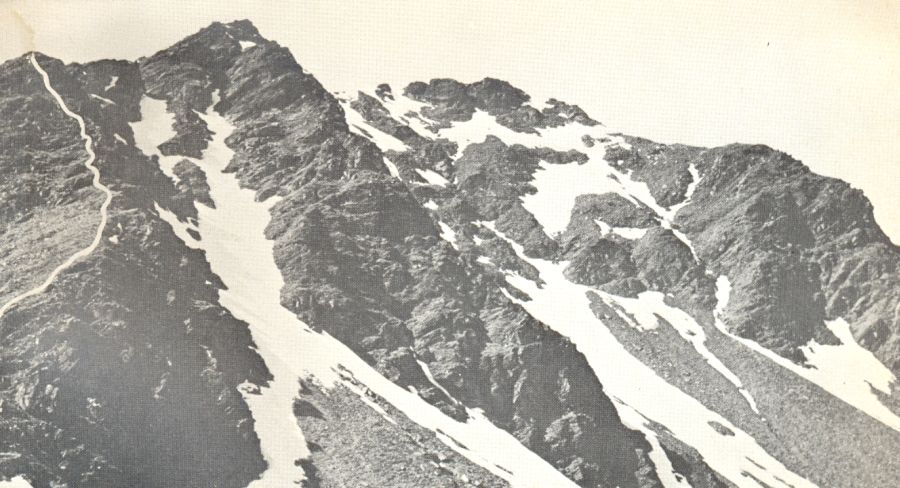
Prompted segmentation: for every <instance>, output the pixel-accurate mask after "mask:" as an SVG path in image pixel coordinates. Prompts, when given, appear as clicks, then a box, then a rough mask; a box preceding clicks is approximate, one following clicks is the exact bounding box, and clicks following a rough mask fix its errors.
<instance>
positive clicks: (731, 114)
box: [0, 0, 900, 243]
mask: <svg viewBox="0 0 900 488" xmlns="http://www.w3.org/2000/svg"><path fill="white" fill-rule="evenodd" d="M240 18H248V19H250V20H252V21H253V22H254V24H255V25H256V26H257V27H258V28H259V30H260V32H261V34H262V35H263V36H264V37H266V38H268V39H272V40H276V41H278V42H279V43H281V44H283V45H285V46H287V47H289V48H290V49H291V51H292V52H293V53H294V56H295V57H296V58H297V60H298V62H299V63H300V64H301V65H302V66H303V67H304V68H305V69H307V70H308V71H311V72H312V73H313V74H314V75H316V77H317V78H318V79H319V80H320V81H321V82H322V83H323V84H324V85H325V87H326V88H328V89H329V90H332V91H334V90H344V91H353V90H356V89H358V88H365V89H369V88H372V87H374V86H375V85H376V84H378V83H380V82H382V81H392V80H393V81H412V80H428V79H430V78H435V77H452V78H456V79H458V80H460V81H465V82H471V81H475V80H479V79H481V78H483V77H485V76H492V77H495V78H501V79H505V80H508V81H510V82H511V83H513V84H514V85H516V86H518V87H520V88H522V89H524V90H525V91H526V92H528V93H530V94H531V95H532V96H533V97H534V98H535V101H536V102H538V103H539V102H542V101H543V100H544V99H546V98H547V97H551V96H553V97H557V98H559V99H562V100H566V101H568V102H571V103H577V104H579V105H581V106H582V108H584V109H585V110H586V111H587V112H588V113H589V114H590V115H591V116H593V117H594V118H596V119H598V120H600V121H602V122H604V123H605V124H607V125H608V126H610V127H612V128H614V129H617V130H621V131H623V132H625V133H628V134H632V135H638V136H642V137H647V138H649V139H653V140H657V141H660V142H667V143H671V142H681V143H686V144H694V145H703V146H714V145H721V144H727V143H730V142H745V143H764V144H768V145H769V146H772V147H775V148H777V149H781V150H784V151H786V152H788V153H789V154H791V155H793V156H794V157H796V158H798V159H801V160H802V161H803V162H805V163H806V164H807V165H808V166H810V167H811V168H812V169H813V170H814V171H816V172H818V173H821V174H825V175H829V176H836V177H839V178H842V179H844V180H846V181H848V182H850V183H851V184H852V185H853V186H855V187H857V188H862V189H863V190H864V191H865V193H866V195H867V196H868V197H869V198H870V199H871V200H872V201H873V203H874V205H875V214H876V218H877V220H878V222H879V224H880V225H881V226H882V228H884V229H885V231H886V232H887V233H888V235H890V236H891V237H892V239H893V240H894V242H897V243H900V210H898V209H900V88H898V87H900V1H898V0H893V1H886V0H866V1H862V0H860V1H846V2H834V1H821V0H805V1H788V0H775V1H770V0H766V1H754V2H710V1H680V2H605V1H596V2H586V1H575V2H554V1H549V2H548V1H541V2H537V1H535V2H527V3H522V2H513V1H505V0H504V1H498V0H482V1H475V2H472V1H466V2H448V3H446V4H444V3H437V2H431V1H422V0H419V1H385V2H370V1H356V2H346V3H339V2H335V1H308V0H297V1H292V2H285V1H280V2H276V1H261V0H256V1H241V2H237V1H235V2H222V1H219V2H212V1H209V2H207V1H189V2H175V1H156V2H152V3H150V2H130V1H98V0H81V1H72V0H69V1H65V2H63V1H59V0H44V1H40V2H38V1H33V2H19V1H8V0H0V59H4V60H5V59H8V58H11V57H14V56H17V55H19V54H22V53H24V52H26V51H29V50H32V49H36V50H39V51H41V52H43V53H45V54H48V55H51V56H54V57H58V58H61V59H63V60H65V61H67V62H71V61H91V60H95V59H99V58H127V59H135V58H137V57H139V56H144V55H149V54H152V53H154V52H155V51H158V50H160V49H163V48H165V47H168V46H169V45H171V44H173V43H174V42H176V41H178V40H179V39H181V38H183V37H185V36H187V35H189V34H191V33H193V32H195V31H197V30H198V29H200V28H202V27H204V26H206V25H208V24H209V23H210V22H212V21H214V20H220V21H225V22H227V21H230V20H234V19H240ZM23 20H24V22H23Z"/></svg>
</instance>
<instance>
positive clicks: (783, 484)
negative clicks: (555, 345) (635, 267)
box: [483, 222, 815, 488]
mask: <svg viewBox="0 0 900 488" xmlns="http://www.w3.org/2000/svg"><path fill="white" fill-rule="evenodd" d="M483 225H484V226H485V227H486V228H489V229H491V230H492V231H493V232H494V233H495V234H497V236H499V237H500V238H502V239H504V240H506V241H507V242H508V243H509V244H510V245H511V246H512V247H513V249H514V250H515V252H516V254H517V255H518V256H519V258H520V259H523V260H524V261H526V262H527V263H529V264H531V265H532V266H534V267H535V268H537V270H538V272H539V273H540V277H541V279H542V280H543V281H544V282H545V283H546V284H545V285H544V286H542V287H541V286H538V285H537V284H535V282H533V281H531V280H528V279H526V278H523V277H521V276H518V275H516V274H507V275H506V281H507V282H508V283H509V284H510V285H511V286H514V287H516V288H518V289H519V290H520V291H522V292H524V293H526V294H527V295H528V296H529V297H531V300H528V301H522V300H518V299H516V298H513V300H515V301H516V302H518V303H519V304H520V305H521V306H522V307H524V308H525V309H526V310H527V311H528V312H529V313H530V314H531V315H532V316H534V317H535V318H536V319H538V320H540V321H541V322H544V323H545V324H547V325H548V326H550V327H551V328H553V329H555V330H556V331H557V332H559V333H561V334H563V335H564V336H566V337H568V338H569V339H571V340H572V342H573V343H574V344H575V345H576V346H577V347H578V349H579V350H580V351H581V352H582V353H583V354H584V355H585V357H587V360H588V364H590V366H591V368H592V369H593V370H594V373H595V374H596V375H597V378H598V379H599V380H600V383H602V384H603V387H604V388H605V390H606V391H607V392H609V394H610V395H612V396H615V397H617V398H619V399H620V400H621V403H625V404H627V405H629V406H630V407H632V408H634V409H636V410H638V411H639V412H640V413H641V415H643V416H645V417H646V418H648V419H650V420H653V421H655V422H658V423H659V424H662V425H663V426H664V427H666V428H667V429H669V430H670V431H671V432H672V434H673V435H674V436H675V437H677V438H678V439H681V440H682V441H684V442H685V443H687V444H688V445H691V446H693V447H694V448H695V449H696V450H697V451H698V452H699V453H700V455H701V456H703V459H704V460H706V462H707V463H708V464H709V466H710V467H712V468H713V469H714V470H715V471H717V472H718V473H720V474H721V475H722V476H725V477H726V478H728V479H729V480H731V481H732V482H733V483H734V484H735V485H737V486H754V485H756V486H763V485H760V484H759V483H757V482H756V481H755V480H760V481H762V482H763V483H766V486H769V487H776V488H778V487H780V488H810V487H814V486H815V485H814V484H813V483H812V482H810V481H809V480H807V479H805V478H803V477H801V476H799V475H797V474H795V473H793V472H791V471H790V470H789V469H787V468H786V467H785V466H784V465H783V464H781V462H779V461H778V460H777V459H775V458H773V457H772V456H770V455H769V454H768V453H767V452H766V451H765V449H763V448H762V447H761V446H760V445H759V444H757V442H756V440H755V439H754V438H753V437H752V436H750V435H749V434H747V433H746V432H744V431H743V430H741V429H739V428H738V427H737V426H735V425H733V424H732V423H731V422H730V421H728V420H727V419H725V418H724V417H722V416H721V415H719V414H717V413H715V412H713V411H712V410H710V409H708V408H707V407H706V406H704V405H703V404H702V403H700V402H699V401H698V400H696V399H695V398H693V397H691V396H690V395H687V394H686V393H684V392H682V391H681V390H679V389H678V388H676V387H674V386H672V385H671V384H669V383H668V382H667V381H666V380H664V379H662V378H660V377H659V376H658V375H657V374H656V373H655V372H654V371H653V370H652V369H650V368H649V367H648V366H647V365H645V364H644V363H642V362H641V361H640V360H639V359H637V358H636V357H634V356H632V355H631V354H630V353H629V352H628V351H627V350H626V349H625V347H624V346H622V344H620V343H619V342H618V341H617V340H616V338H615V336H613V335H612V333H611V332H610V331H609V329H607V328H606V326H605V324H604V323H603V321H602V320H600V319H598V318H597V317H596V316H594V313H593V312H592V311H591V308H590V301H589V299H588V297H587V292H589V291H592V290H591V288H590V287H587V286H583V285H578V284H575V283H572V282H571V281H569V280H567V279H566V278H565V276H563V269H565V266H566V264H567V263H565V262H560V263H554V262H551V261H545V260H542V259H533V258H530V257H528V256H526V255H525V252H524V250H523V248H522V246H521V245H520V244H518V243H517V242H515V241H513V240H512V239H510V238H509V237H507V236H506V235H504V234H503V233H502V232H500V231H498V230H496V229H495V228H494V226H493V224H492V223H490V222H485V223H483ZM560 303H565V304H567V306H565V307H560V306H559V304H560ZM623 372H627V374H623ZM626 413H627V412H626ZM619 414H620V415H623V412H622V411H620V412H619ZM624 417H625V418H626V419H627V418H628V415H624ZM710 421H714V422H718V423H720V424H722V425H725V426H726V427H728V428H729V429H730V430H731V431H732V432H734V434H735V435H734V436H731V437H727V436H723V435H719V434H717V433H715V431H714V430H713V428H712V427H711V424H710ZM642 430H643V429H642ZM657 468H660V467H659V466H657ZM660 474H661V475H662V473H660ZM747 474H749V475H752V478H751V477H748V476H747Z"/></svg>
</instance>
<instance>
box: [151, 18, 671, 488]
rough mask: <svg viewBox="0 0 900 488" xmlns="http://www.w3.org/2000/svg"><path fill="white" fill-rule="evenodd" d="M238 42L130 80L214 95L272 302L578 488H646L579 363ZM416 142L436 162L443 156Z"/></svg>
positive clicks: (302, 89)
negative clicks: (506, 434) (509, 436)
mask: <svg viewBox="0 0 900 488" xmlns="http://www.w3.org/2000/svg"><path fill="white" fill-rule="evenodd" d="M248 29H250V28H249V26H247V25H245V24H230V25H227V26H225V25H221V24H214V25H213V26H211V27H210V28H208V29H205V30H204V31H202V32H201V33H199V34H197V35H195V36H192V37H190V38H188V39H185V40H184V41H182V42H181V43H179V44H177V45H176V46H174V47H173V48H171V49H169V50H166V51H162V52H160V53H157V54H155V55H154V56H152V57H150V58H148V59H147V60H145V61H144V62H143V63H142V73H143V76H144V82H145V84H146V85H147V86H148V87H149V88H148V92H149V93H150V94H151V95H154V96H162V97H164V98H166V100H167V101H168V103H169V104H170V106H171V105H179V104H184V105H186V106H188V107H192V108H197V107H199V106H201V105H202V104H203V103H205V102H206V101H207V100H208V98H207V95H206V94H207V93H212V92H214V91H218V93H220V96H221V101H220V102H219V104H218V105H217V106H216V109H218V110H220V111H221V112H222V113H224V114H225V115H227V116H228V117H229V118H230V119H231V120H232V121H233V123H234V124H235V126H236V130H235V132H234V134H233V135H232V136H231V137H230V138H229V140H228V141H227V142H228V144H229V145H230V147H232V149H234V150H235V151H236V154H235V157H234V159H233V160H232V163H231V165H230V167H229V169H230V170H233V171H234V172H236V174H237V176H238V177H239V178H240V179H241V182H242V183H243V184H244V185H246V186H249V187H252V188H254V189H256V190H257V192H258V198H260V199H264V198H267V197H268V196H270V195H273V194H277V195H278V196H279V197H281V200H280V201H279V202H278V203H277V204H276V206H275V207H274V208H273V210H272V214H273V221H272V223H271V224H270V226H269V228H268V231H267V233H268V236H269V237H270V238H272V239H274V240H275V253H276V261H277V263H278V265H279V267H280V268H281V269H282V272H283V274H284V277H285V281H286V283H285V287H284V289H283V290H282V303H283V304H284V305H285V306H287V307H288V308H289V309H291V310H293V311H294V312H296V313H297V314H298V316H300V318H302V319H303V320H304V321H306V322H307V323H309V324H310V325H311V326H313V327H315V328H317V329H321V330H324V331H327V332H328V333H329V334H331V335H333V336H334V337H336V338H338V339H339V340H341V341H342V342H344V343H345V344H347V345H348V346H350V347H351V348H352V349H354V350H355V351H357V353H358V354H360V355H361V356H362V357H364V358H366V359H367V360H368V361H369V362H370V363H371V364H373V365H375V366H376V367H377V368H378V369H379V370H380V371H381V372H382V373H383V374H385V375H386V376H387V377H388V378H390V379H391V380H393V381H395V382H397V383H398V384H400V385H402V386H404V387H414V388H415V389H416V390H417V391H418V392H420V394H421V395H422V396H423V398H425V399H426V400H429V401H431V402H433V403H434V404H435V405H437V406H439V407H441V408H442V409H443V410H444V411H445V413H447V414H448V415H451V416H455V417H456V418H459V419H465V417H466V415H467V414H466V412H465V410H464V409H462V408H461V406H462V405H465V406H468V407H470V408H481V409H483V410H484V411H485V413H486V415H487V416H488V417H489V418H491V419H492V420H493V421H494V422H495V423H496V424H497V425H499V426H501V427H503V428H505V429H507V430H508V431H510V432H511V433H513V434H514V435H515V436H516V437H518V438H519V439H520V440H521V441H522V442H523V443H524V444H525V445H527V446H528V447H530V448H532V449H533V450H534V451H535V452H537V453H538V454H540V455H541V456H543V457H544V458H545V459H547V460H548V461H550V462H551V463H553V464H554V465H555V466H557V467H558V468H559V469H560V470H562V471H563V472H564V473H566V474H567V475H569V476H570V477H571V478H572V479H574V480H576V481H578V482H579V483H580V484H582V485H583V486H612V485H614V484H617V485H619V486H634V487H637V486H656V484H657V483H658V481H657V480H656V476H655V474H654V473H653V469H652V465H650V464H649V460H648V459H647V457H646V456H647V452H648V451H649V449H650V447H649V445H648V444H647V443H646V442H645V441H644V440H643V438H642V437H641V436H640V435H639V434H637V433H636V432H632V431H630V430H628V429H626V428H625V427H624V426H623V425H622V424H621V421H620V420H619V419H618V416H617V414H616V412H615V409H614V408H613V406H612V404H611V402H610V401H609V400H608V399H607V398H606V397H605V395H604V394H603V392H602V387H601V385H600V384H599V383H598V382H597V380H596V379H595V378H594V377H593V376H592V375H591V374H590V373H589V369H588V367H587V365H586V363H585V361H584V358H583V356H581V354H579V353H578V352H577V351H576V350H575V349H574V347H572V345H571V344H570V343H569V342H568V341H567V340H565V339H564V338H562V337H560V336H559V335H558V334H556V333H555V332H553V331H551V330H549V329H548V328H547V327H546V326H544V325H543V324H541V323H539V322H537V321H535V320H534V319H533V318H531V317H530V316H529V315H528V314H527V313H525V312H524V310H522V309H521V308H520V307H518V306H516V305H514V304H513V303H512V302H511V301H509V299H508V298H506V297H505V296H504V295H503V294H502V293H501V291H500V285H501V284H502V281H501V279H500V277H499V276H496V275H493V274H490V273H486V272H484V270H483V269H482V267H481V266H479V265H477V264H476V263H474V262H473V261H466V260H464V259H462V258H461V256H460V255H459V253H457V252H456V251H455V250H454V249H453V247H452V246H451V245H450V244H449V243H447V242H446V241H444V240H442V239H441V238H440V237H439V229H438V228H437V226H436V223H435V221H434V218H433V217H432V215H431V213H430V212H429V211H428V210H427V209H425V208H424V207H423V206H422V201H421V199H420V198H418V195H417V194H416V193H414V192H413V191H411V189H410V188H409V187H408V186H407V185H405V184H404V183H403V182H402V181H400V180H398V179H396V178H394V177H392V176H390V174H389V173H388V171H387V169H386V168H385V166H384V163H383V154H382V152H381V150H380V149H379V148H378V147H376V146H375V145H374V144H372V143H371V142H370V141H369V140H367V139H366V138H364V137H361V136H358V135H356V134H353V133H352V132H351V131H350V130H349V127H348V126H347V123H346V121H345V115H344V112H343V110H342V109H341V107H340V104H339V103H338V100H336V99H335V98H334V97H333V96H332V95H331V94H329V93H328V92H327V91H326V90H325V89H324V88H323V87H322V86H321V85H320V84H319V83H318V82H317V81H316V80H315V78H313V77H312V76H311V75H309V74H308V73H306V72H305V71H304V70H303V69H302V68H301V67H300V66H299V65H298V64H297V63H296V62H295V61H294V60H293V59H292V58H290V55H289V53H287V51H286V50H285V49H284V48H282V47H281V46H279V45H277V44H276V43H274V42H270V41H262V40H259V39H258V38H256V37H253V38H254V39H256V40H257V45H256V46H255V47H252V48H250V49H247V50H241V49H240V48H239V45H238V43H237V42H236V41H234V38H240V39H243V38H244V37H242V36H244V35H248V36H256V34H255V31H254V30H248ZM226 52H227V53H229V54H230V57H229V56H224V55H222V56H220V55H219V54H220V53H226ZM197 66H202V67H203V69H196V70H195V69H194V68H195V67H197ZM176 77H183V79H182V86H184V87H194V88H192V89H193V90H195V91H196V93H198V95H197V97H196V100H194V99H189V98H185V97H180V95H178V94H181V93H184V92H185V90H187V88H184V89H181V88H178V87H177V86H172V85H171V83H172V82H171V80H172V79H173V78H176ZM179 79H181V78H179ZM372 101H374V102H376V103H377V100H374V99H373V100H372ZM374 108H375V110H378V109H377V107H374ZM179 110H182V109H180V108H177V107H176V108H174V110H173V111H174V112H176V113H177V112H178V111H179ZM381 114H382V115H384V113H383V112H381ZM373 116H377V115H373ZM384 120H385V122H386V123H390V122H389V121H388V120H387V119H386V118H385V119H384ZM176 130H179V131H182V132H184V134H186V133H187V132H188V131H189V130H193V129H189V128H187V127H185V128H184V129H182V128H179V127H176ZM196 130H197V131H198V133H201V134H202V133H203V130H204V129H203V128H202V127H201V128H198V129H196ZM180 134H181V132H180ZM407 135H408V136H409V135H410V134H409V133H408V132H407ZM400 136H401V137H403V135H402V134H400ZM419 142H421V143H422V144H423V147H422V151H423V153H427V156H426V157H427V158H429V159H430V160H431V161H433V162H434V164H439V163H440V161H442V160H443V161H445V162H446V161H447V157H448V155H449V154H450V153H452V152H453V150H454V149H452V148H450V147H449V146H448V145H447V144H446V141H442V142H437V143H430V142H428V141H425V140H419ZM189 151H190V147H185V148H184V150H183V151H180V152H179V151H176V153H178V154H184V155H188V154H189ZM560 157H565V156H560ZM536 162H537V160H536V159H534V163H535V164H536ZM417 361H423V362H425V363H426V364H428V366H429V369H430V370H431V371H432V372H433V374H434V376H435V377H436V379H437V380H438V381H439V382H440V383H441V385H442V386H443V387H444V388H446V390H447V391H448V392H449V393H450V394H451V395H452V396H453V398H448V397H447V396H446V395H445V394H444V393H443V392H441V391H440V390H438V389H437V388H435V387H434V386H433V385H432V384H430V382H429V381H428V380H427V378H426V376H425V374H424V372H423V371H422V369H421V368H420V367H419V365H418V363H417ZM575 385H577V387H576V386H575ZM458 402H461V403H458ZM319 407H321V406H319ZM609 439H616V440H617V441H616V442H609V441H608V440H609ZM312 441H315V439H312ZM331 455H332V456H339V455H340V453H339V452H335V453H332V454H331ZM321 462H323V463H325V464H327V463H328V462H327V461H326V460H324V459H322V460H321ZM648 466H651V467H650V468H648ZM320 472H321V470H320Z"/></svg>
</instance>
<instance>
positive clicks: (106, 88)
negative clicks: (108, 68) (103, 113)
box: [103, 76, 119, 91]
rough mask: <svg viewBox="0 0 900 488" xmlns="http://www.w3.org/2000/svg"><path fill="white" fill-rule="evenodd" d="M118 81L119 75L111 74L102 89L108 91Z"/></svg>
mask: <svg viewBox="0 0 900 488" xmlns="http://www.w3.org/2000/svg"><path fill="white" fill-rule="evenodd" d="M118 82H119V77H118V76H113V77H112V78H110V79H109V84H108V85H106V86H105V87H103V91H109V90H110V88H112V87H114V86H116V83H118Z"/></svg>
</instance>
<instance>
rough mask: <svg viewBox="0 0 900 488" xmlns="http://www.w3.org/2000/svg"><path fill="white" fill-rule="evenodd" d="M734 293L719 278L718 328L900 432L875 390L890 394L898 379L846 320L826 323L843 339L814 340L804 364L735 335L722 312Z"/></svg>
mask: <svg viewBox="0 0 900 488" xmlns="http://www.w3.org/2000/svg"><path fill="white" fill-rule="evenodd" d="M730 296H731V282H730V281H729V280H728V277H727V276H724V275H722V276H719V277H718V278H717V279H716V299H717V300H718V303H717V305H716V309H715V316H716V327H717V328H718V329H719V330H720V331H722V332H723V333H724V334H726V335H728V336H729V337H731V338H733V339H735V340H737V341H739V342H741V343H742V344H744V345H746V346H747V347H749V348H750V349H752V350H754V351H756V352H758V353H760V354H762V355H763V356H765V357H767V358H769V359H771V360H772V361H774V362H775V363H777V364H779V365H780V366H783V367H784V368H786V369H788V370H790V371H792V372H794V373H796V374H797V375H798V376H801V377H803V378H805V379H806V380H808V381H810V382H812V383H814V384H816V385H818V386H820V387H822V389H824V390H825V391H827V392H829V393H831V394H832V395H834V396H835V397H837V398H839V399H841V400H843V401H844V402H846V403H848V404H849V405H851V406H853V407H855V408H857V409H859V410H860V411H862V412H864V413H866V414H867V415H869V416H871V417H872V418H874V419H876V420H878V421H879V422H881V423H883V424H885V425H887V426H888V427H891V428H893V429H894V430H898V431H900V417H898V416H897V414H895V413H894V412H892V411H891V410H890V409H889V408H888V407H886V406H885V405H884V404H883V403H881V400H880V399H879V398H878V396H877V395H876V393H875V391H874V390H875V389H877V390H879V391H881V392H882V393H885V394H888V395H889V394H890V393H891V385H892V383H893V382H894V381H896V378H895V377H894V375H893V373H891V371H890V370H889V369H887V367H885V366H884V364H882V363H881V361H879V360H878V358H876V357H875V356H874V355H873V354H872V353H871V352H870V351H869V350H867V349H864V348H863V347H862V346H860V345H859V344H857V342H856V340H855V339H854V338H853V334H852V333H851V332H850V326H849V324H847V322H846V321H845V320H844V319H837V320H833V321H828V322H825V325H826V326H827V327H828V329H829V330H831V332H832V333H834V335H835V336H836V337H837V338H838V340H840V341H841V344H840V345H836V346H829V345H820V344H817V343H816V342H815V341H811V342H810V343H809V344H807V345H806V346H804V347H803V348H801V350H802V351H803V352H804V354H806V357H807V360H808V362H809V365H810V366H811V367H803V366H801V365H799V364H797V363H795V362H793V361H791V360H789V359H787V358H785V357H782V356H780V355H779V354H777V353H775V352H774V351H771V350H769V349H767V348H765V347H763V346H762V345H760V344H759V343H758V342H755V341H752V340H750V339H745V338H743V337H739V336H737V335H734V334H732V333H730V332H729V331H728V329H727V328H726V326H725V323H724V322H723V321H722V314H723V312H724V310H725V307H727V306H728V299H729V297H730Z"/></svg>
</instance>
